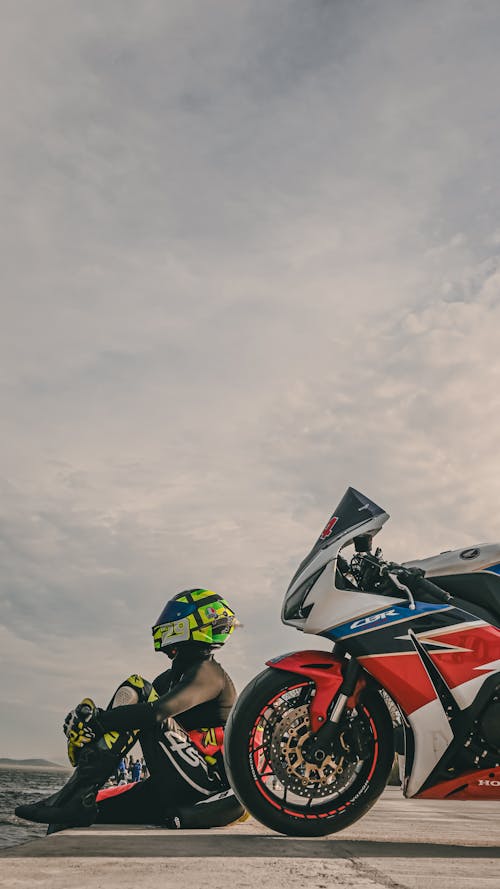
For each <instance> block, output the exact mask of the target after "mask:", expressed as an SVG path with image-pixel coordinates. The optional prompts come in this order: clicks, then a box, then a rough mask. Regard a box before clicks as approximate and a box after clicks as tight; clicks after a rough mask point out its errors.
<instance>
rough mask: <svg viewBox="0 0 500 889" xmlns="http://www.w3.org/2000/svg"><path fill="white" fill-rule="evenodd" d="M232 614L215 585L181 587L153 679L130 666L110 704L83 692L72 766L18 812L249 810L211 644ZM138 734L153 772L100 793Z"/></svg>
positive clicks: (201, 820) (229, 689)
mask: <svg viewBox="0 0 500 889" xmlns="http://www.w3.org/2000/svg"><path fill="white" fill-rule="evenodd" d="M234 625H235V616H234V613H233V611H232V610H231V608H230V607H229V605H228V604H227V602H226V601H225V599H223V598H222V597H221V596H219V595H217V593H214V592H212V591H211V590H205V589H194V590H187V591H185V592H182V593H178V594H177V595H176V596H174V598H173V599H170V601H169V602H167V604H166V606H165V608H164V609H163V611H162V613H161V614H160V617H159V618H158V621H157V623H156V624H155V626H154V627H153V640H154V647H155V650H156V651H163V652H164V653H165V654H166V655H167V656H168V657H169V658H170V659H171V661H172V665H171V667H170V669H168V670H166V671H165V672H164V673H161V674H160V675H159V676H158V677H157V678H156V679H155V680H154V682H153V683H152V684H151V683H150V682H148V681H147V680H145V679H143V678H142V677H141V676H137V675H133V676H130V677H129V678H128V679H126V680H125V681H124V682H123V683H122V684H121V685H120V686H119V688H118V689H117V691H116V693H115V694H114V696H113V698H112V700H111V703H110V705H109V706H108V708H107V710H101V709H99V708H98V707H96V706H95V704H94V702H93V701H92V700H91V699H90V698H85V699H84V700H83V701H82V702H81V704H79V705H78V707H76V709H75V710H73V711H72V712H71V713H70V714H68V716H67V717H66V721H65V725H64V730H65V733H66V736H67V738H68V756H69V759H70V761H71V763H72V765H73V766H75V767H76V768H75V772H74V773H73V775H72V776H71V778H70V779H69V780H68V781H67V783H66V784H65V786H64V787H63V788H62V789H61V790H60V791H58V792H57V793H56V794H53V795H52V796H50V797H47V798H46V799H43V800H41V801H40V802H37V803H33V804H31V805H25V806H18V808H17V809H16V810H15V813H16V815H18V817H20V818H25V819H27V820H29V821H37V822H40V823H48V824H50V825H52V828H51V832H52V831H53V830H61V829H63V828H64V827H70V826H72V827H76V826H89V825H90V824H93V823H94V822H97V823H101V824H163V825H165V826H168V827H174V828H176V827H216V826H222V825H223V824H228V823H229V822H231V821H234V820H236V819H238V818H239V817H241V816H243V815H244V809H243V807H242V806H241V804H240V803H239V801H238V800H237V799H236V797H235V796H234V794H233V792H232V791H231V789H230V787H229V782H228V780H227V777H226V773H225V770H224V762H223V757H222V743H223V737H224V726H225V724H226V721H227V718H228V716H229V711H230V710H231V707H232V705H233V704H234V702H235V700H236V692H235V688H234V685H233V683H232V681H231V679H230V678H229V676H228V675H227V673H226V672H225V671H224V670H223V668H222V667H221V665H220V664H219V663H218V662H217V661H216V660H215V659H214V656H213V651H214V649H216V648H219V647H220V646H221V645H223V644H224V643H225V642H226V640H227V639H228V638H229V636H230V634H231V633H232V632H233V629H234ZM137 741H139V742H140V745H141V747H142V751H143V754H144V757H145V762H146V767H147V769H148V774H149V777H148V778H147V779H146V780H144V781H140V782H137V783H135V784H134V785H133V786H132V787H131V788H129V789H128V788H127V789H126V790H124V791H123V792H121V793H118V794H113V795H106V791H103V792H102V795H101V794H98V791H99V788H100V787H102V785H103V784H104V783H105V781H106V780H107V779H108V778H109V776H110V775H112V774H114V773H115V772H116V770H117V767H118V764H119V763H120V761H121V760H122V759H123V757H124V756H125V754H126V753H127V752H128V751H129V750H130V749H131V747H133V745H134V744H135V743H136V742H137Z"/></svg>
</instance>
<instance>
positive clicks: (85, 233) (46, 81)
mask: <svg viewBox="0 0 500 889" xmlns="http://www.w3.org/2000/svg"><path fill="white" fill-rule="evenodd" d="M498 19H499V12H498V6H497V4H496V3H483V4H481V8H480V9H479V8H478V7H475V6H473V5H472V4H470V3H467V2H462V0H449V2H446V0H443V2H441V3H440V4H438V5H436V4H434V3H430V2H424V3H419V4H414V5H412V6H409V5H408V4H400V3H398V2H395V0H384V2H381V3H379V4H377V7H376V9H375V7H374V6H373V4H370V3H360V4H351V3H345V2H335V3H327V2H316V3H311V4H303V3H299V2H293V0H280V2H278V3H273V4H266V3H255V2H246V0H244V2H240V3H238V4H231V3H220V4H212V5H210V7H208V6H207V5H206V4H203V3H199V2H184V3H182V4H179V3H170V4H168V6H167V5H165V4H164V3H161V2H153V0H150V2H147V3H145V4H142V5H141V7H140V9H139V8H138V7H137V5H136V4H134V3H123V2H120V3H115V2H112V0H111V2H108V3H107V4H106V5H105V7H104V8H103V7H102V4H100V5H99V6H98V5H97V4H96V3H92V2H91V3H87V4H85V7H84V8H83V7H82V6H81V4H77V3H71V2H69V3H64V4H62V3H59V2H56V0H53V2H49V3H45V4H44V6H43V10H42V8H40V9H39V8H38V7H33V9H31V10H30V15H29V16H27V15H26V11H25V10H23V9H22V8H20V7H18V6H15V5H12V4H10V5H8V8H7V10H6V12H5V15H4V22H3V26H4V27H3V33H2V43H3V50H4V51H3V52H2V53H1V54H0V59H1V62H0V66H1V67H0V74H1V77H0V89H1V90H2V102H3V107H4V109H5V114H4V133H3V137H2V154H1V156H0V169H1V170H2V174H3V180H4V181H5V195H4V202H3V205H4V212H5V214H6V218H7V221H8V225H7V227H6V230H5V231H4V233H3V236H2V240H1V243H0V250H1V255H2V267H3V270H4V286H3V293H2V303H3V308H4V318H5V321H4V323H3V324H2V330H1V332H0V337H1V349H2V375H1V380H0V400H1V411H2V418H3V427H4V431H3V435H2V439H1V441H0V453H1V458H2V459H1V472H0V475H1V476H2V484H1V493H2V497H1V501H0V531H1V534H0V546H1V548H2V563H3V572H2V580H1V584H0V601H1V609H2V610H1V615H2V617H1V622H2V625H3V630H2V632H3V633H4V636H3V641H4V647H3V649H2V651H3V655H2V656H3V658H4V670H5V669H7V668H8V671H9V674H10V676H11V677H13V678H12V679H11V682H10V686H9V689H8V690H4V692H2V694H4V695H5V698H4V701H5V705H6V706H9V707H12V706H14V704H15V701H20V702H22V706H24V707H25V708H26V709H27V710H28V711H29V712H30V713H32V714H33V720H34V721H36V723H37V725H39V726H40V737H41V738H42V739H43V744H44V745H45V746H44V750H45V752H46V753H50V752H51V751H53V750H55V749H56V747H57V745H58V744H60V735H59V724H57V727H56V725H55V722H56V721H57V720H54V713H55V710H58V708H59V706H61V709H62V710H64V707H66V706H69V705H70V704H71V703H74V700H73V694H74V699H75V700H76V699H77V698H78V695H79V694H84V693H94V694H96V696H98V697H99V700H100V702H105V701H106V700H107V697H108V694H109V693H110V692H111V690H112V688H113V687H114V685H115V684H116V682H118V681H119V680H120V678H121V677H122V676H123V675H126V674H127V673H128V672H130V671H131V670H139V671H143V672H145V673H146V674H147V675H153V674H154V672H155V670H157V669H158V670H159V669H160V667H159V666H158V658H157V657H155V656H154V654H153V652H152V649H151V648H150V641H148V639H149V627H150V626H151V624H152V623H153V622H154V620H155V618H156V617H157V615H158V613H159V611H160V609H161V607H162V605H163V604H164V601H165V599H166V598H168V597H169V596H170V595H171V593H172V592H175V591H176V590H177V589H182V588H185V587H191V586H193V585H195V584H201V585H206V586H210V587H214V588H215V589H218V590H220V591H221V592H223V593H224V594H226V595H227V596H228V598H230V600H231V601H232V602H234V604H235V607H236V609H237V611H238V614H239V616H240V618H241V619H242V621H243V623H244V624H245V628H244V629H243V630H241V631H240V632H239V633H238V634H235V636H234V638H233V639H232V640H231V643H230V645H228V647H227V655H226V652H225V653H224V654H225V663H226V664H227V665H228V667H229V668H230V670H231V671H232V672H233V673H234V675H235V677H236V679H237V682H238V684H239V686H240V687H241V686H242V685H243V684H244V682H246V680H247V679H248V678H249V677H250V676H251V675H252V674H253V673H255V672H257V670H259V669H260V668H261V665H262V662H263V659H265V657H267V656H270V655H273V654H275V653H278V652H279V651H280V650H288V649H290V648H293V647H297V648H299V647H301V646H302V645H304V644H305V645H310V644H314V643H315V640H312V641H310V640H304V639H303V637H299V636H297V635H294V634H293V633H292V631H291V630H287V629H285V628H283V627H282V626H281V625H280V623H279V611H280V606H281V599H282V595H283V592H284V590H285V588H286V586H287V583H288V581H289V579H290V577H291V575H292V574H293V572H294V571H295V568H296V567H297V564H298V563H299V561H300V560H301V559H302V557H303V555H304V553H305V552H306V551H307V550H308V548H309V547H310V545H311V544H312V542H313V540H314V539H315V538H316V536H317V533H318V530H319V529H320V528H321V527H322V525H323V524H324V521H325V519H326V518H327V517H328V515H329V514H330V512H331V510H332V509H333V507H334V505H335V503H336V502H337V501H338V500H339V499H340V497H341V495H342V493H343V491H344V490H345V488H346V487H347V485H348V484H354V485H355V486H356V487H358V488H360V489H361V490H365V491H366V493H367V494H368V495H369V496H371V497H373V498H374V499H375V500H377V501H378V502H380V503H381V505H382V506H384V507H385V508H386V509H388V511H389V512H391V513H392V515H393V521H392V522H391V523H390V525H389V527H388V528H387V530H384V540H385V549H386V552H387V555H390V556H391V557H393V558H405V557H411V556H419V555H426V554H429V553H430V552H434V551H435V550H436V549H444V548H447V547H448V546H454V545H457V546H460V545H461V544H462V543H463V544H464V545H466V544H468V543H474V542H477V541H478V540H481V539H483V540H484V539H490V540H491V539H495V538H496V537H498V536H499V529H498V523H497V521H496V518H495V515H496V513H495V507H494V504H495V503H496V502H497V500H498V495H499V493H500V492H498V484H497V482H496V477H497V472H496V469H497V466H496V464H497V453H498V441H497V438H498V429H499V426H498V421H497V420H496V415H497V411H496V407H497V400H498V397H497V389H498V385H497V376H498V367H499V365H498V358H497V349H496V342H495V334H496V330H497V329H498V324H499V320H500V319H499V317H498V316H499V295H498V280H499V271H498V261H499V260H498V255H499V254H498V232H499V230H500V221H499V219H498V183H497V179H498V177H497V159H498V154H499V149H500V146H499V136H500V132H499V127H498V122H497V121H498V115H497V114H496V113H495V111H496V106H497V100H496V83H497V82H498V76H495V75H497V73H498V66H499V62H498V53H497V47H496V43H495V40H494V38H493V35H494V34H495V33H496V31H497V29H498ZM381 542H382V543H383V541H382V540H381ZM318 644H324V643H321V642H319V643H318ZM44 695H45V697H46V696H47V695H48V696H49V698H50V700H51V702H54V703H53V705H52V703H51V705H50V706H51V707H52V706H53V707H54V708H55V709H54V710H53V709H50V708H47V707H45V705H44V704H43V705H42V704H41V701H44V700H45V697H44ZM70 699H71V700H70ZM63 701H64V707H63V706H62V704H63ZM61 715H62V716H64V713H62V714H61ZM17 719H18V717H16V724H17ZM24 724H25V722H23V725H24ZM0 743H1V744H8V745H9V746H8V749H6V750H5V751H4V752H5V754H6V755H9V754H10V755H14V754H16V753H19V755H21V754H25V755H30V754H35V753H36V752H37V751H35V750H33V749H32V741H31V736H29V737H28V736H25V734H23V732H21V718H20V717H19V731H17V730H15V731H14V733H13V734H12V735H9V739H8V740H7V739H5V740H3V739H2V740H1V741H0ZM40 743H41V744H42V741H41V742H40ZM40 752H43V751H40Z"/></svg>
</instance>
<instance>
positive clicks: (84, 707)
mask: <svg viewBox="0 0 500 889" xmlns="http://www.w3.org/2000/svg"><path fill="white" fill-rule="evenodd" d="M99 712H100V711H99V708H98V707H96V705H95V704H94V701H93V700H92V698H84V699H83V701H81V703H80V704H78V706H77V707H75V709H74V710H71V711H70V712H69V713H68V715H67V716H66V719H65V720H64V725H63V731H64V734H65V735H66V738H67V739H68V757H69V761H70V763H71V765H72V766H75V765H76V764H77V762H78V756H79V754H80V751H81V750H82V748H83V747H85V745H86V744H89V743H90V742H91V741H95V739H96V738H97V737H100V736H101V735H102V731H99V720H98V715H99Z"/></svg>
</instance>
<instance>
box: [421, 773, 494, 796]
mask: <svg viewBox="0 0 500 889" xmlns="http://www.w3.org/2000/svg"><path fill="white" fill-rule="evenodd" d="M414 799H477V800H479V799H483V800H500V769H498V768H494V769H484V770H483V771H480V772H468V773H467V774H465V775H460V776H459V777H457V778H452V779H451V780H450V781H442V782H441V784H435V785H434V787H429V789H428V790H424V791H423V793H417V794H416V796H415V797H414Z"/></svg>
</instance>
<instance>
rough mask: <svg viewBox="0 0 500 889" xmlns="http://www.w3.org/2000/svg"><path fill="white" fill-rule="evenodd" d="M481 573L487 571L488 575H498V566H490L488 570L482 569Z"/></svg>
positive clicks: (499, 572)
mask: <svg viewBox="0 0 500 889" xmlns="http://www.w3.org/2000/svg"><path fill="white" fill-rule="evenodd" d="M482 570H483V571H489V572H490V574H500V565H490V567H489V568H483V569H482Z"/></svg>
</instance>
